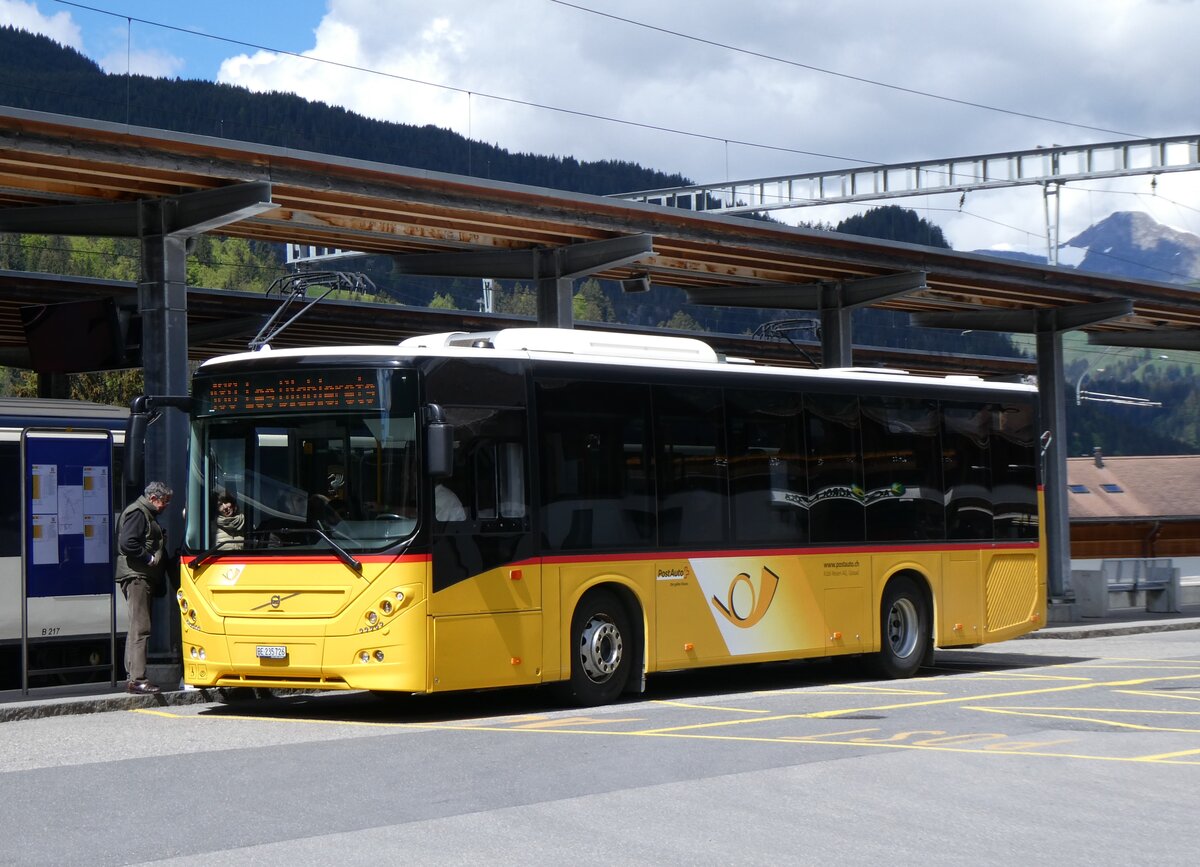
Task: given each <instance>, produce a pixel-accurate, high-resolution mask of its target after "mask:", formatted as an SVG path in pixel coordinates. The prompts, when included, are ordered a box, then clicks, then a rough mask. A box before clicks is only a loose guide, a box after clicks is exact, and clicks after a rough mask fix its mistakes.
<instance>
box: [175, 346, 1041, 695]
mask: <svg viewBox="0 0 1200 867" xmlns="http://www.w3.org/2000/svg"><path fill="white" fill-rule="evenodd" d="M1035 398H1036V394H1035V389H1034V388H1033V387H1032V386H1030V385H1027V384H1020V383H999V382H996V383H993V382H985V381H983V380H981V379H978V378H975V377H966V376H947V377H927V376H915V375H909V374H905V373H903V372H889V371H886V370H858V369H828V370H799V369H789V368H783V367H772V366H764V365H760V364H756V363H752V362H749V361H745V360H737V359H732V358H723V357H720V356H718V355H717V354H716V353H715V352H714V351H713V350H712V349H711V348H710V347H709V346H708V345H707V344H705V343H703V342H701V341H699V340H694V339H690V338H674V337H658V336H642V335H633V334H620V333H601V332H594V331H583V330H552V329H538V328H526V329H508V330H501V331H496V332H488V333H473V334H468V333H449V334H439V335H432V336H427V337H420V338H412V339H408V340H405V341H403V342H402V343H400V344H398V345H394V346H386V347H384V346H377V347H340V348H320V349H307V350H272V349H270V348H269V347H263V348H262V349H260V350H259V351H255V352H247V353H241V354H236V355H230V356H226V357H221V358H216V359H212V360H210V361H208V362H206V363H205V364H203V365H202V366H201V367H200V368H199V369H198V371H197V373H196V375H195V378H194V381H193V389H192V395H191V401H190V414H191V435H190V436H191V441H190V457H189V473H188V484H187V529H186V539H185V546H186V550H185V552H184V556H183V558H182V568H181V579H180V585H181V586H180V589H179V593H178V602H179V607H180V610H181V615H182V624H183V625H182V650H183V655H184V658H183V668H184V679H185V681H186V682H187V683H188V684H192V685H195V686H199V687H245V686H252V687H267V688H270V687H279V688H292V689H295V688H311V689H320V690H331V689H370V690H375V691H381V692H387V691H397V692H405V693H433V692H441V691H448V690H464V689H478V688H492V687H501V686H515V685H523V684H543V683H553V682H558V683H560V684H561V685H562V686H563V687H564V688H565V689H566V690H567V691H568V692H569V694H570V695H571V696H572V697H573V699H574V700H575V701H577V702H579V703H585V704H586V703H591V704H595V703H603V702H609V701H612V700H614V699H615V698H617V697H618V696H619V695H620V694H622V693H623V692H631V691H638V690H640V689H642V688H643V686H644V679H645V676H646V675H649V674H654V673H656V672H663V671H672V670H680V669H693V668H700V667H704V666H716V665H728V664H732V663H742V662H747V663H748V662H765V661H773V660H792V659H800V658H811V657H828V656H848V655H860V656H863V657H865V658H867V659H868V660H870V661H871V662H873V663H874V665H875V667H876V669H877V671H878V672H879V673H881V674H882V675H883V676H887V677H906V676H910V675H912V674H914V673H915V672H916V671H917V669H918V667H919V666H920V665H921V664H922V663H923V662H925V661H927V660H928V659H930V658H931V656H932V653H933V648H934V646H939V647H955V646H957V647H969V646H973V645H979V644H982V643H986V642H992V641H998V640H1002V639H1008V638H1013V637H1015V636H1019V635H1022V634H1025V633H1027V632H1029V631H1031V630H1034V629H1036V628H1038V627H1039V626H1041V625H1042V623H1043V621H1044V618H1045V610H1046V586H1045V574H1046V573H1045V561H1044V554H1043V541H1042V539H1041V536H1040V534H1041V523H1040V522H1039V518H1038V516H1039V509H1040V503H1041V499H1042V497H1041V493H1040V491H1041V489H1040V485H1039V476H1040V473H1039V462H1040V451H1039V428H1038V425H1037V415H1036V400H1035ZM218 497H222V498H223V497H231V498H232V499H233V501H234V504H235V509H236V510H237V512H238V513H239V514H240V515H242V516H244V520H243V521H242V522H241V525H242V532H241V534H240V535H237V536H235V537H234V538H233V539H232V541H231V540H230V538H229V536H228V534H226V535H224V536H223V537H222V541H221V543H220V544H218V542H217V518H218Z"/></svg>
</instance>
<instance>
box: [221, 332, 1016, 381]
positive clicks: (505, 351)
mask: <svg viewBox="0 0 1200 867" xmlns="http://www.w3.org/2000/svg"><path fill="white" fill-rule="evenodd" d="M398 356H409V357H433V358H439V357H440V358H445V357H457V358H473V357H474V358H478V357H481V356H486V357H492V358H497V359H499V358H521V359H538V360H543V361H550V360H552V361H568V362H577V363H593V364H609V365H622V366H629V367H647V366H650V367H655V368H660V369H662V368H667V369H678V370H689V369H697V368H705V369H709V370H713V369H726V370H740V371H745V372H750V371H754V372H759V373H765V374H774V375H784V376H795V377H813V378H820V379H849V380H855V381H859V382H863V381H868V382H880V381H885V382H897V381H912V382H927V383H937V384H939V385H951V386H953V385H958V386H963V387H968V388H969V387H975V388H978V387H987V388H996V389H1002V390H1010V389H1011V390H1013V391H1021V392H1031V391H1035V390H1036V388H1035V386H1033V385H1031V384H1028V383H1023V382H1022V383H1017V382H998V381H994V380H984V379H982V378H980V377H978V376H972V375H964V374H950V375H947V376H928V375H916V374H910V373H908V372H907V371H903V370H897V369H894V368H882V367H879V368H875V367H872V368H861V367H845V368H836V367H833V368H820V369H816V370H810V369H803V368H792V367H781V366H777V365H766V364H759V363H758V362H755V361H753V360H750V359H745V358H730V357H725V356H722V355H719V354H718V353H717V352H716V351H715V350H713V348H712V347H711V346H709V345H708V344H707V343H705V342H704V341H702V340H699V339H697V338H694V337H675V336H665V335H648V334H635V333H628V332H618V331H590V330H587V329H582V328H571V329H567V328H505V329H501V330H498V331H476V332H467V331H448V332H442V333H439V334H427V335H422V336H418V337H410V338H408V339H406V340H403V341H401V342H400V343H398V344H395V345H390V346H321V347H311V348H297V349H282V350H273V349H271V347H270V346H269V345H267V346H264V347H262V348H261V349H259V350H256V351H253V352H240V353H237V354H235V355H225V356H219V357H217V358H212V359H209V360H208V361H206V362H204V364H203V365H201V368H200V369H201V370H202V371H203V370H208V369H211V368H215V367H219V366H222V365H226V364H236V363H238V362H246V361H252V360H253V361H259V362H261V361H263V360H264V359H265V358H268V357H270V358H273V359H278V360H279V361H281V362H285V363H286V362H287V361H288V360H294V359H298V358H305V359H311V358H319V357H327V358H331V359H332V358H337V359H339V360H344V359H347V358H361V359H362V360H363V361H364V362H367V361H378V360H380V359H381V358H396V357H398Z"/></svg>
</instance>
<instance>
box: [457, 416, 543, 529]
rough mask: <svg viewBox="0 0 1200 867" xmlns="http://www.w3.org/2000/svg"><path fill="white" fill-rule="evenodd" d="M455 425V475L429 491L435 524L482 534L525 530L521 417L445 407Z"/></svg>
mask: <svg viewBox="0 0 1200 867" xmlns="http://www.w3.org/2000/svg"><path fill="white" fill-rule="evenodd" d="M445 410H446V417H447V421H449V422H450V423H451V424H453V425H454V439H455V442H454V472H453V473H452V474H451V476H450V478H448V479H442V480H440V481H439V482H438V483H437V484H436V485H435V486H434V520H435V521H439V522H450V523H454V522H470V524H471V526H477V527H478V529H479V530H480V531H481V532H485V533H486V532H513V531H519V530H525V529H528V527H527V517H528V507H527V504H526V478H527V472H526V467H525V447H524V445H523V438H524V435H525V429H524V425H525V413H524V412H522V411H520V410H501V409H488V408H480V407H445Z"/></svg>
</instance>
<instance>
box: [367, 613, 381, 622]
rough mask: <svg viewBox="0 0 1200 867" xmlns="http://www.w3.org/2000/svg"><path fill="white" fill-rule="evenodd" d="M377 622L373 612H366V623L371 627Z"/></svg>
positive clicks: (376, 615) (376, 616)
mask: <svg viewBox="0 0 1200 867" xmlns="http://www.w3.org/2000/svg"><path fill="white" fill-rule="evenodd" d="M378 622H379V615H378V614H376V613H375V612H374V611H368V612H367V623H370V624H371V625H372V626H374V625H375V624H376V623H378Z"/></svg>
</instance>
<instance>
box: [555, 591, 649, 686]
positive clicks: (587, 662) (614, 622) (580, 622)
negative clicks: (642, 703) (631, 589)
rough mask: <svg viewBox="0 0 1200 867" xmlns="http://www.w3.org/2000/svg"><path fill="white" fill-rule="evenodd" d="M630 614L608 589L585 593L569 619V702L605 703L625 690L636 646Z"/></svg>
mask: <svg viewBox="0 0 1200 867" xmlns="http://www.w3.org/2000/svg"><path fill="white" fill-rule="evenodd" d="M632 639H633V631H632V627H631V626H630V622H629V615H628V613H627V612H626V611H625V607H624V606H623V605H622V604H621V602H620V600H619V599H617V597H616V595H615V594H613V593H610V592H608V591H607V590H594V591H592V592H591V593H588V594H587V595H586V596H584V597H583V599H582V600H581V601H580V603H579V607H577V608H576V609H575V615H574V616H573V617H572V618H571V680H570V696H569V697H570V699H571V701H572V702H574V703H575V704H580V705H594V704H608V703H609V702H611V701H614V700H615V699H616V698H617V696H619V695H620V694H621V692H622V691H623V690H624V689H625V684H626V682H627V681H628V680H629V670H630V666H631V665H632V649H633V646H634V644H635V642H634V641H633V640H632Z"/></svg>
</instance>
